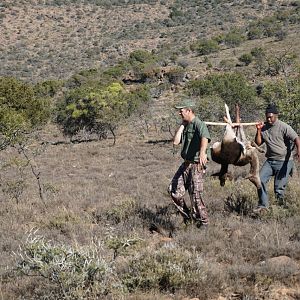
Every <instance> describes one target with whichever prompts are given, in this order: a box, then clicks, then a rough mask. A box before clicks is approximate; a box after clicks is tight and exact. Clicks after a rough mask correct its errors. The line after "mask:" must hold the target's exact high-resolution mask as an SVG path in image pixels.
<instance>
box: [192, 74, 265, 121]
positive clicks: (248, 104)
mask: <svg viewBox="0 0 300 300" xmlns="http://www.w3.org/2000/svg"><path fill="white" fill-rule="evenodd" d="M187 92H188V93H189V94H190V95H191V96H195V97H199V96H200V97H203V96H212V98H213V96H218V97H220V98H221V99H222V100H223V101H224V102H225V103H227V104H228V105H229V106H231V108H233V107H234V105H235V104H236V103H240V105H241V110H242V113H246V112H247V114H245V117H248V118H249V117H253V116H251V114H255V113H256V112H257V105H258V104H259V103H258V99H257V98H256V92H255V89H254V88H253V87H252V86H251V85H250V84H249V83H248V82H247V80H246V78H245V77H244V76H242V75H241V74H238V73H225V74H222V75H219V74H216V75H208V76H206V77H205V78H204V79H198V80H194V81H191V82H189V83H188V85H187Z"/></svg>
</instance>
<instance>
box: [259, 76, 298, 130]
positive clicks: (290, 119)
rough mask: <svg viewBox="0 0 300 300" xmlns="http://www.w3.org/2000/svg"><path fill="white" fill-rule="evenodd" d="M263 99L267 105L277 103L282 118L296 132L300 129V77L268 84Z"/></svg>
mask: <svg viewBox="0 0 300 300" xmlns="http://www.w3.org/2000/svg"><path fill="white" fill-rule="evenodd" d="M261 98H262V99H263V100H264V102H265V103H266V104H267V103H276V104H277V106H278V108H279V112H280V118H281V119H282V120H283V121H286V122H287V123H288V124H290V125H291V126H292V127H293V128H294V129H295V130H296V131H298V130H299V128H300V117H299V116H300V80H299V77H297V78H291V79H286V80H277V81H276V82H269V83H266V84H265V85H264V87H263V90H262V93H261Z"/></svg>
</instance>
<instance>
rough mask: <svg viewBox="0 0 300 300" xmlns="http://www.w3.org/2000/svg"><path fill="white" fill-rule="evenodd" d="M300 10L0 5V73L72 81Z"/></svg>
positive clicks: (262, 5) (211, 4)
mask: <svg viewBox="0 0 300 300" xmlns="http://www.w3.org/2000/svg"><path fill="white" fill-rule="evenodd" d="M293 3H296V4H295V5H293ZM296 5H297V1H238V2H237V1H192V0H189V1H174V0H173V1H169V0H164V1H123V2H119V1H115V2H114V1H83V0H81V1H80V0H79V1H50V0H46V1H18V2H17V3H16V2H15V1H8V0H5V1H2V3H1V4H0V21H1V28H0V42H1V48H0V50H1V52H0V53H1V57H0V62H1V66H2V67H1V71H0V75H10V76H14V77H18V78H21V79H25V80H29V81H40V80H42V79H49V78H60V79H65V78H67V77H69V76H70V75H72V74H73V73H75V72H76V71H79V70H81V69H87V68H95V67H100V66H106V65H109V64H111V63H114V62H115V61H116V60H117V59H119V58H122V57H127V56H128V53H129V52H131V51H133V50H135V49H140V48H145V49H148V50H157V51H161V50H160V49H161V48H164V47H168V48H169V49H170V52H178V51H179V50H180V49H184V48H187V49H188V46H189V43H191V42H192V41H195V40H196V39H199V38H204V37H207V36H211V35H216V34H221V33H224V32H228V31H229V30H230V29H231V28H233V27H238V28H239V27H243V26H246V25H247V24H248V23H249V22H254V21H255V20H257V19H259V18H264V17H267V16H269V15H272V14H274V13H276V12H278V11H282V10H291V9H293V10H294V9H295V8H296V7H297V6H296ZM295 49H296V47H295ZM185 51H186V50H185Z"/></svg>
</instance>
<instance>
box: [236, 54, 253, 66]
mask: <svg viewBox="0 0 300 300" xmlns="http://www.w3.org/2000/svg"><path fill="white" fill-rule="evenodd" d="M252 60H253V57H252V55H251V54H250V53H245V54H242V55H241V56H240V57H239V61H241V62H243V63H244V64H245V65H246V66H248V65H250V64H251V62H252Z"/></svg>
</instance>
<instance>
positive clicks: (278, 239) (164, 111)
mask: <svg viewBox="0 0 300 300" xmlns="http://www.w3.org/2000/svg"><path fill="white" fill-rule="evenodd" d="M299 8H300V2H299V1H222V0H218V1H217V0H212V1H192V0H188V1H168V0H161V1H151V0H148V1H146V0H144V1H143V0H135V1H133V0H132V1H131V0H126V1H125V0H124V1H105V0H104V1H101V0H93V1H92V0H91V1H84V0H77V1H76V0H73V1H72V0H52V1H51V0H40V1H39V0H36V1H34V0H30V1H18V3H15V1H8V0H6V1H2V2H1V3H0V20H1V27H0V41H1V46H0V61H1V66H2V67H1V70H0V76H12V77H15V78H16V79H18V80H24V81H25V82H27V84H28V85H27V86H26V89H27V91H28V92H27V94H28V95H29V96H30V95H31V96H32V95H34V97H35V98H34V99H35V100H36V102H34V101H33V102H32V103H34V104H35V105H36V106H35V111H34V112H35V114H37V116H36V118H33V119H37V120H35V122H36V123H38V121H39V114H38V113H39V107H40V106H38V105H40V102H39V100H41V99H42V100H44V101H45V102H44V103H47V104H46V106H47V107H46V108H48V106H49V111H48V110H47V109H46V108H45V113H44V114H42V116H41V118H42V117H44V118H46V117H48V114H50V113H51V117H52V118H50V119H48V122H47V124H46V125H44V126H41V127H37V128H34V130H32V132H31V133H30V134H27V135H26V139H25V140H14V141H16V142H15V143H13V144H11V145H10V146H9V147H4V146H3V138H4V137H5V131H4V129H3V124H4V125H5V124H6V123H5V121H6V119H5V118H4V117H2V115H1V118H0V125H1V126H0V134H1V143H0V148H1V149H3V150H2V151H1V152H0V199H1V200H0V201H1V209H0V216H1V218H0V228H1V229H0V235H1V239H0V255H1V262H0V278H1V281H0V291H1V292H0V296H1V299H141V300H146V299H149V300H150V299H151V300H152V299H157V300H158V299H168V300H169V299H178V300H179V299H180V300H182V299H201V300H202V299H211V300H225V299H226V300H231V299H243V300H246V299H247V300H250V299H251V300H254V299H267V300H275V299H278V300H279V299H280V300H281V299H285V300H292V299H299V297H300V292H299V291H300V277H299V276H300V250H299V249H300V217H299V216H300V201H299V193H300V190H299V179H300V178H299V174H300V173H299V163H296V167H295V172H294V175H293V177H291V178H290V182H289V186H288V189H287V194H286V205H285V206H278V205H277V204H276V201H275V197H274V193H273V192H272V182H270V210H269V211H268V212H267V213H265V214H262V215H256V214H253V213H252V210H253V208H254V206H256V204H257V195H256V190H255V187H254V186H253V185H252V184H251V183H250V182H249V181H247V180H246V179H244V178H245V176H246V175H247V174H248V171H249V166H245V167H239V168H234V167H231V168H230V172H231V175H232V179H231V180H228V181H227V182H226V185H225V186H224V187H220V185H219V181H218V180H217V179H216V178H215V177H212V176H211V175H212V174H213V173H215V172H216V171H218V170H219V168H220V166H219V165H217V164H215V163H213V162H210V163H209V164H208V169H207V172H206V182H205V187H204V189H205V194H204V197H205V201H206V203H207V206H208V212H209V218H210V226H209V228H208V229H207V230H206V231H203V230H201V229H199V228H197V226H196V225H195V224H189V225H185V224H184V223H183V220H182V218H181V217H180V215H178V213H177V211H176V210H175V208H174V207H173V205H172V203H171V199H170V197H169V195H168V193H167V187H168V185H169V182H170V180H171V178H172V176H173V175H174V173H175V171H176V170H177V168H178V166H179V164H180V162H181V158H180V155H179V149H177V148H175V149H173V147H172V144H171V137H172V133H173V132H174V130H175V128H176V126H177V125H176V124H177V123H178V121H179V120H178V116H176V111H174V109H173V108H172V106H173V104H174V103H175V102H177V101H178V100H179V99H180V98H181V97H182V96H183V95H188V96H189V97H191V98H193V99H194V100H195V101H196V103H197V108H198V112H199V115H200V117H201V118H202V119H203V120H206V121H221V120H222V116H223V114H224V103H225V102H226V103H228V104H229V106H230V108H231V109H232V108H233V105H234V103H235V102H237V101H239V102H240V104H241V110H242V119H243V120H247V121H255V120H258V119H260V118H263V112H264V110H263V109H264V106H265V105H266V103H268V102H270V101H275V102H276V103H277V104H278V106H279V107H280V110H281V115H280V118H282V119H283V120H285V121H287V122H289V123H290V124H291V125H292V126H293V127H294V128H295V129H296V130H297V131H298V133H300V132H299V130H300V119H299V115H300V101H299V99H300V94H299V91H300V88H299V87H300V80H299V55H300V50H299V49H300V36H299V32H300V31H299V27H300V25H299V24H300V22H299V21H300V16H299ZM49 79H52V81H49ZM3 82H4V83H6V81H5V79H3V80H2V78H1V81H0V104H1V105H0V111H1V114H3V115H4V113H5V117H6V116H7V118H8V121H10V123H9V122H8V121H7V122H8V123H9V125H10V127H9V126H8V128H10V129H11V130H12V133H13V134H14V133H19V131H13V129H14V128H19V127H17V126H20V128H23V127H22V122H21V121H20V122H19V123H16V122H17V121H18V120H19V119H18V118H17V117H19V115H16V116H17V117H16V118H15V119H13V118H12V116H15V115H14V114H13V113H15V112H16V111H17V112H19V111H20V112H21V115H22V116H23V114H22V113H23V112H24V110H26V113H27V114H28V115H29V116H30V112H31V111H30V106H29V107H28V105H25V106H24V105H22V101H21V100H22V99H21V98H22V97H21V94H20V91H22V90H21V89H19V90H17V89H16V90H14V89H13V88H11V89H7V90H6V91H7V94H8V93H9V94H12V95H17V98H18V99H17V100H18V101H19V102H18V101H15V102H16V103H17V104H18V105H17V104H16V103H12V102H13V100H14V98H13V96H12V97H11V99H12V100H11V101H12V102H11V103H8V102H5V100H6V95H5V94H2V93H3V90H4V87H6V88H7V85H6V86H4V84H3ZM8 82H11V81H8ZM12 82H14V81H12ZM3 86H4V87H3ZM20 86H21V87H22V85H20ZM24 90H25V89H24ZM14 92H15V94H14ZM27 94H26V97H29V96H28V95H27ZM15 97H16V96H15ZM26 97H25V96H24V98H25V99H27V98H26ZM32 97H33V96H32ZM122 97H124V98H122ZM20 99H21V100H20ZM25 101H27V100H25ZM110 104H111V106H110ZM97 105H98V106H97ZM50 108H51V109H50ZM9 109H11V111H10V110H9ZM118 109H119V110H118ZM89 110H90V111H91V112H92V113H94V114H92V113H91V114H90V115H89V114H88V113H89V112H90V111H89ZM41 111H42V110H41V109H40V112H41ZM95 111H96V112H95ZM47 113H48V114H47ZM97 113H98V114H97ZM101 113H102V114H101ZM82 116H83V117H82ZM86 116H89V117H90V118H91V119H88V118H87V117H86ZM10 117H11V119H10ZM84 117H86V118H84ZM99 118H100V120H99ZM110 118H111V119H112V121H111V122H109V121H110ZM11 120H13V121H15V122H11ZM21 120H23V119H21ZM88 121H92V122H90V123H92V125H93V126H94V127H91V128H89V126H92V125H91V124H90V123H88ZM35 122H34V121H33V122H32V123H34V124H35ZM84 122H86V123H84ZM93 122H95V124H94V123H93ZM97 122H98V123H97ZM103 124H104V125H105V126H111V127H105V126H104V125H103ZM96 125H103V126H104V127H101V128H100V129H99V128H98V127H97V128H98V129H99V130H100V133H99V131H98V132H96V133H95V131H93V130H95V128H96ZM72 126H73V127H72ZM76 126H77V127H76ZM28 128H29V127H28ZM28 128H26V130H29V129H28ZM74 128H75V129H74ZM97 128H96V129H97ZM107 128H113V131H111V130H109V129H107ZM77 129H78V130H77ZM209 129H210V131H211V134H212V138H213V142H214V141H216V140H219V139H220V138H221V136H222V130H223V128H221V127H218V128H216V127H212V126H211V127H209ZM18 130H19V129H18ZM245 130H246V135H247V137H248V139H249V140H252V139H253V137H254V134H255V129H254V128H252V127H247V128H246V129H245ZM112 133H113V134H114V135H115V136H114V135H113V134H112ZM13 134H12V135H11V136H13ZM11 136H9V137H11ZM114 137H115V138H116V144H115V145H113V144H114V141H115V140H114ZM8 141H10V140H9V139H8ZM18 142H19V143H18ZM259 158H260V161H261V162H262V161H263V160H264V155H263V154H259ZM187 203H189V202H188V201H187Z"/></svg>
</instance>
